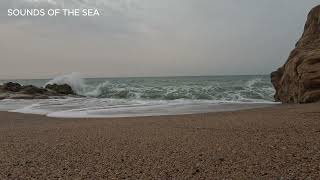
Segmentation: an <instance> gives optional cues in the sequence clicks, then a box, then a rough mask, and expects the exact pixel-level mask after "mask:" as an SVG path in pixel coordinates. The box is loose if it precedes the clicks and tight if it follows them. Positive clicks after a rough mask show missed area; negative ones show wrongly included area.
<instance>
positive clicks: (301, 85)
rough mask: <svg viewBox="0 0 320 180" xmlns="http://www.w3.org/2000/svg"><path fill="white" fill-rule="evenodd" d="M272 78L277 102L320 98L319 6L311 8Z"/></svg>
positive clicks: (305, 101)
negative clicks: (293, 46)
mask: <svg viewBox="0 0 320 180" xmlns="http://www.w3.org/2000/svg"><path fill="white" fill-rule="evenodd" d="M271 81H272V83H273V85H274V87H275V89H276V94H275V100H276V101H281V102H283V103H312V102H318V101H320V5H319V6H317V7H315V8H313V9H312V10H311V11H310V13H309V15H308V19H307V22H306V25H305V28H304V33H303V35H302V37H301V39H300V40H299V41H298V42H297V44H296V47H295V49H294V50H293V51H292V52H291V53H290V55H289V58H288V60H287V62H286V63H285V65H284V66H283V67H281V68H279V69H278V70H277V71H275V72H273V73H272V74H271Z"/></svg>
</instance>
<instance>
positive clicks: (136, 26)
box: [0, 0, 318, 78]
mask: <svg viewBox="0 0 320 180" xmlns="http://www.w3.org/2000/svg"><path fill="white" fill-rule="evenodd" d="M317 4H318V1H317V0H308V1H301V0H268V1H263V0H260V1H257V0H90V1H85V0H42V1H41V0H37V1H35V0H33V1H32V0H2V1H0V11H1V15H0V34H2V37H1V40H2V42H6V44H3V43H2V44H1V45H0V54H1V55H2V57H1V59H0V63H1V66H0V77H1V78H3V77H9V76H10V77H21V76H24V77H35V76H37V77H47V76H52V75H55V74H57V73H59V74H61V73H67V72H74V71H76V72H80V73H84V74H88V75H92V76H131V75H132V76H139V75H149V76H151V75H215V74H267V73H269V72H271V71H272V70H274V69H276V68H277V67H278V66H279V65H281V64H283V63H284V61H285V60H286V58H287V56H288V54H289V52H290V50H291V49H292V48H293V46H294V44H295V42H296V40H297V39H298V38H299V36H300V35H301V33H302V30H303V26H304V22H305V19H306V15H307V13H308V11H309V10H310V9H311V8H312V7H313V6H315V5H317ZM13 7H15V8H18V7H20V8H32V7H67V8H80V7H97V8H99V9H101V11H102V14H103V15H102V16H101V17H98V18H83V17H81V18H66V17H59V18H30V17H29V18H9V17H7V16H6V11H7V8H13ZM26 44H27V45H26ZM17 52H18V53H17ZM21 64H23V66H21ZM3 65H4V66H3ZM22 67H23V68H22ZM38 67H41V69H39V68H38ZM29 72H32V73H29Z"/></svg>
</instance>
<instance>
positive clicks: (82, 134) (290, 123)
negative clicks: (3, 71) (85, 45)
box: [0, 104, 320, 179]
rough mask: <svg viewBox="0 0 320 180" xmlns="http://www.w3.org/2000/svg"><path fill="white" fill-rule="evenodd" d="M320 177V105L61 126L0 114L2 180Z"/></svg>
mask: <svg viewBox="0 0 320 180" xmlns="http://www.w3.org/2000/svg"><path fill="white" fill-rule="evenodd" d="M318 177H320V104H309V105H279V106H275V107H271V108H261V109H252V110H242V111H237V112H219V113H207V114H199V115H182V116H161V117H142V118H112V119H56V118H48V117H44V116H37V115H25V114H17V113H7V112H0V179H19V178H21V179H34V178H36V179H59V178H60V179H281V178H283V179H300V178H304V179H305V178H311V179H317V178H318Z"/></svg>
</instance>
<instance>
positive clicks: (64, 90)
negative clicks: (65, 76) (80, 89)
mask: <svg viewBox="0 0 320 180" xmlns="http://www.w3.org/2000/svg"><path fill="white" fill-rule="evenodd" d="M46 89H48V90H52V91H54V92H57V93H59V94H64V95H70V94H72V95H75V93H74V91H73V90H72V88H71V87H70V86H69V85H68V84H63V85H58V84H48V85H46Z"/></svg>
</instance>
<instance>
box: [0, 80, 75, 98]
mask: <svg viewBox="0 0 320 180" xmlns="http://www.w3.org/2000/svg"><path fill="white" fill-rule="evenodd" d="M66 95H76V93H75V92H74V91H73V90H72V88H71V87H70V86H69V85H67V84H63V85H56V84H54V85H47V86H46V88H39V87H36V86H33V85H27V86H22V85H20V84H19V83H13V82H8V83H5V84H3V85H0V99H48V98H52V97H62V96H66Z"/></svg>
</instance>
